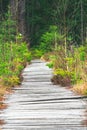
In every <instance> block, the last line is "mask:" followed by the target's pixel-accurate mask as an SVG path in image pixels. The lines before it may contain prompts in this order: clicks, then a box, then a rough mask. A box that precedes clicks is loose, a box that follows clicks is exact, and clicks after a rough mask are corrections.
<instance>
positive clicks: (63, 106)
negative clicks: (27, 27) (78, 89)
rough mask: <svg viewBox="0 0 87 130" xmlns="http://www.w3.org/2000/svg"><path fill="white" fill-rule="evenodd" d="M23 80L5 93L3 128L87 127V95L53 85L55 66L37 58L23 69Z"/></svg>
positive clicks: (71, 129) (75, 129) (48, 129)
mask: <svg viewBox="0 0 87 130" xmlns="http://www.w3.org/2000/svg"><path fill="white" fill-rule="evenodd" d="M22 75H23V81H22V84H21V86H20V87H18V88H14V91H15V92H14V93H12V94H10V95H6V96H5V98H6V99H5V100H4V104H6V105H7V108H6V109H4V110H1V111H0V113H1V114H0V122H1V124H4V125H1V128H2V130H25V129H26V130H31V129H32V130H36V129H37V130H68V129H69V130H86V129H87V99H85V98H84V99H83V98H82V99H81V98H80V97H79V96H78V95H76V94H75V93H73V92H72V91H71V90H69V89H67V88H65V87H62V86H59V85H53V84H52V82H51V80H50V79H51V77H52V76H53V74H52V69H49V68H48V67H47V66H46V63H45V62H42V61H40V60H33V61H32V63H31V64H30V65H27V67H26V68H25V69H24V70H23V73H22Z"/></svg>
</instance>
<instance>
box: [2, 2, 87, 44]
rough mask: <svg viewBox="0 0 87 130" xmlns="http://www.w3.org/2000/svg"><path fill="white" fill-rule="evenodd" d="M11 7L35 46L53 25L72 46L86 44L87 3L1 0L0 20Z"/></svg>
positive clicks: (22, 31)
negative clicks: (70, 39) (69, 40)
mask: <svg viewBox="0 0 87 130" xmlns="http://www.w3.org/2000/svg"><path fill="white" fill-rule="evenodd" d="M8 5H9V6H10V8H11V13H12V14H13V17H14V19H16V20H17V24H18V28H19V31H20V32H21V33H23V34H24V35H25V36H26V37H27V39H28V40H29V41H30V43H31V44H32V45H34V44H38V43H40V38H41V36H42V34H43V33H44V32H46V31H48V29H49V27H50V25H55V26H57V29H58V31H59V32H60V33H61V34H64V35H65V36H66V37H67V40H68V38H72V44H83V43H84V42H85V41H86V37H87V8H86V7H87V1H86V0H51V1H50V0H44V1H42V0H0V14H1V15H0V17H1V18H0V19H2V17H3V14H4V13H6V12H7V10H8Z"/></svg>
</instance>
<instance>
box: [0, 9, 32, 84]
mask: <svg viewBox="0 0 87 130" xmlns="http://www.w3.org/2000/svg"><path fill="white" fill-rule="evenodd" d="M0 27H1V28H0V34H1V35H0V77H2V79H3V82H4V84H5V85H7V86H15V85H17V84H19V83H20V77H19V76H20V73H21V71H22V70H23V68H24V66H25V65H26V63H27V62H30V61H31V58H32V57H31V52H29V50H28V47H27V44H26V43H25V42H23V36H22V34H20V33H18V34H17V36H16V28H15V27H16V22H15V21H13V20H12V19H11V14H10V12H9V11H8V14H6V15H5V20H4V21H2V23H1V25H0Z"/></svg>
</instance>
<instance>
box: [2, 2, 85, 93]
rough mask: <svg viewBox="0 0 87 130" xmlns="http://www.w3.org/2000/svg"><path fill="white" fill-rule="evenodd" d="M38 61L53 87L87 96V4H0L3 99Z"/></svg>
mask: <svg viewBox="0 0 87 130" xmlns="http://www.w3.org/2000/svg"><path fill="white" fill-rule="evenodd" d="M37 58H41V59H42V60H45V61H48V62H49V63H47V66H48V67H49V68H52V69H53V72H54V76H53V78H52V79H51V81H52V82H53V83H54V84H60V85H61V86H67V87H72V90H73V91H75V92H78V93H80V94H83V95H87V0H0V95H3V94H4V93H5V92H4V91H6V90H8V89H9V88H11V87H13V86H16V85H18V84H20V83H21V80H22V77H21V72H22V70H23V68H24V67H25V66H26V65H27V64H28V63H30V61H31V60H32V59H37Z"/></svg>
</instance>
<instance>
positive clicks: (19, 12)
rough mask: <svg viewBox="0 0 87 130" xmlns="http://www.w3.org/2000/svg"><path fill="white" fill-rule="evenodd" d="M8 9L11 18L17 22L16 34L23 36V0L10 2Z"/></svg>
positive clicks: (24, 32) (24, 31) (24, 28)
mask: <svg viewBox="0 0 87 130" xmlns="http://www.w3.org/2000/svg"><path fill="white" fill-rule="evenodd" d="M10 8H11V13H12V17H13V19H15V20H16V22H17V33H21V34H23V35H24V36H25V34H26V27H25V0H10Z"/></svg>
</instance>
